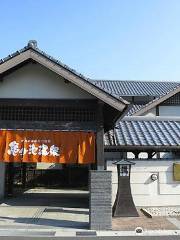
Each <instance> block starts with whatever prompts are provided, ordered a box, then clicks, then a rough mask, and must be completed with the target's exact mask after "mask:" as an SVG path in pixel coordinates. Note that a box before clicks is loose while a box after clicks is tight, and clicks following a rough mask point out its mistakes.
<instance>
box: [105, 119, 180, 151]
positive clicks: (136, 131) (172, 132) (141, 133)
mask: <svg viewBox="0 0 180 240" xmlns="http://www.w3.org/2000/svg"><path fill="white" fill-rule="evenodd" d="M145 119H147V120H145ZM105 145H120V146H178V147H180V118H174V120H173V119H168V118H161V117H156V118H154V119H153V118H149V119H148V118H147V117H146V118H143V117H142V118H141V117H126V118H124V119H123V120H121V121H119V122H118V124H117V126H116V128H115V130H114V132H113V131H110V132H108V133H107V134H106V135H105Z"/></svg>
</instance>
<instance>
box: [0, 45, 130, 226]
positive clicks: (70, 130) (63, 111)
mask: <svg viewBox="0 0 180 240" xmlns="http://www.w3.org/2000/svg"><path fill="white" fill-rule="evenodd" d="M0 80H1V82H0V129H1V130H0V142H1V146H0V159H1V166H0V167H1V171H0V172H1V181H0V185H1V186H0V195H1V197H3V196H4V194H5V193H7V194H11V193H12V191H13V188H14V181H15V177H17V172H19V175H20V173H21V177H20V178H21V182H22V186H25V185H26V184H27V179H26V177H27V172H28V169H29V168H30V167H31V168H32V167H33V166H37V164H40V163H51V164H52V163H54V164H56V165H59V164H60V166H61V169H64V171H65V169H67V168H68V166H72V165H73V166H77V168H80V167H82V169H83V171H86V172H87V170H88V172H90V174H89V183H90V185H89V191H90V197H89V201H90V228H92V229H95V228H98V229H105V228H106V229H110V228H111V200H110V199H111V197H109V196H111V175H110V172H108V171H106V170H105V163H104V142H103V137H104V132H107V131H108V130H110V129H113V127H114V124H115V122H116V121H117V119H119V118H120V117H121V116H122V115H123V114H124V113H125V111H126V110H127V106H128V102H127V101H126V100H124V99H122V98H120V97H119V96H117V95H116V94H112V93H111V92H110V91H105V90H103V89H102V88H100V87H98V86H96V85H95V84H93V83H92V82H91V81H90V80H89V79H87V78H85V77H84V76H83V75H81V74H79V73H77V72H76V71H75V70H73V69H71V68H69V67H68V66H67V65H64V64H63V63H61V62H60V61H58V60H56V59H54V58H53V57H51V56H49V55H47V54H46V53H44V52H43V51H41V50H40V49H39V48H38V46H37V42H36V41H29V43H28V45H27V46H26V47H24V48H23V49H21V50H20V51H17V52H15V53H13V54H10V55H9V56H8V57H6V58H4V59H2V60H0ZM29 166H30V167H29ZM83 166H84V168H83ZM35 168H36V167H35ZM62 171H63V170H62ZM88 172H87V173H88ZM80 173H81V171H80V170H79V174H80ZM5 180H6V182H5ZM86 181H87V178H86ZM87 182H88V181H87ZM102 182H103V185H102ZM105 189H108V190H107V191H104V190H105ZM97 206H98V207H97ZM102 219H104V221H102Z"/></svg>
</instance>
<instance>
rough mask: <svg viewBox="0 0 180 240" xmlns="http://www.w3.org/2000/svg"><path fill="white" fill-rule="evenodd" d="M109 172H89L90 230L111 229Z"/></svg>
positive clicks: (110, 183) (110, 182)
mask: <svg viewBox="0 0 180 240" xmlns="http://www.w3.org/2000/svg"><path fill="white" fill-rule="evenodd" d="M111 175H112V174H111V171H105V170H92V171H90V179H89V180H90V189H89V191H90V199H89V202H90V206H89V222H90V229H92V230H111V229H112V206H111V201H112V200H111V198H112V196H111V195H112V176H111Z"/></svg>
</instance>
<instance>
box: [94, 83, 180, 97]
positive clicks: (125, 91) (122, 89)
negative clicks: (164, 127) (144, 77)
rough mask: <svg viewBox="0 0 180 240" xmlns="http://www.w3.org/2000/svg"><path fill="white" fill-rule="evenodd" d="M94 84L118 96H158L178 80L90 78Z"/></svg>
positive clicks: (173, 86) (168, 89)
mask: <svg viewBox="0 0 180 240" xmlns="http://www.w3.org/2000/svg"><path fill="white" fill-rule="evenodd" d="M92 81H93V83H94V84H95V85H96V86H99V87H100V88H102V89H106V90H108V91H110V92H112V93H114V94H117V95H119V96H122V97H123V96H160V95H164V94H166V93H167V92H169V91H171V90H172V89H174V88H175V87H177V86H178V85H180V82H165V81H164V82H157V81H148V82H146V81H129V80H126V81H121V80H119V81H110V80H92Z"/></svg>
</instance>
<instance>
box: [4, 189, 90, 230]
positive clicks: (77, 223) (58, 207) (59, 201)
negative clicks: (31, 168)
mask: <svg viewBox="0 0 180 240" xmlns="http://www.w3.org/2000/svg"><path fill="white" fill-rule="evenodd" d="M88 226H89V210H88V192H86V191H77V190H74V191H66V190H47V189H46V190H43V189H33V190H29V191H27V192H25V193H24V194H22V195H20V196H17V197H14V198H9V199H5V200H3V202H2V203H1V204H0V229H4V228H11V229H13V228H14V229H16V228H17V227H18V228H25V229H33V228H37V229H39V228H43V229H44V228H49V229H52V228H58V229H62V230H74V229H79V230H81V229H88Z"/></svg>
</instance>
